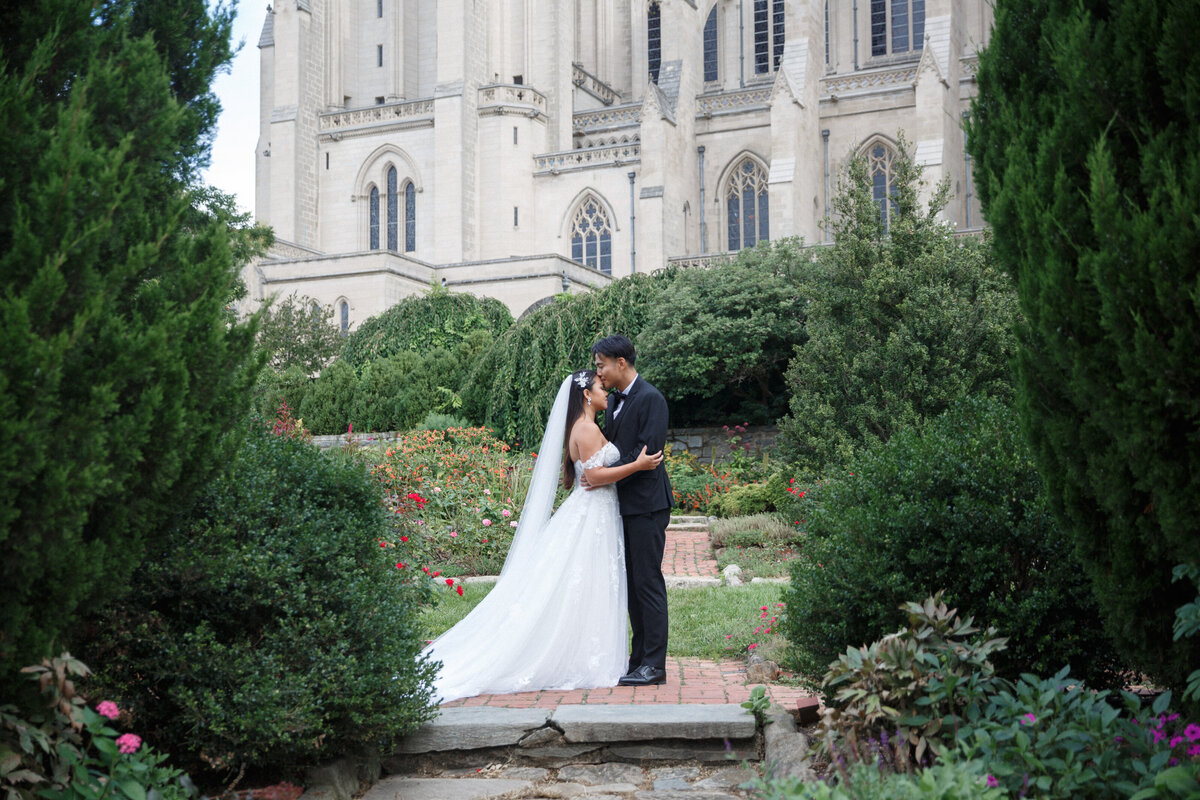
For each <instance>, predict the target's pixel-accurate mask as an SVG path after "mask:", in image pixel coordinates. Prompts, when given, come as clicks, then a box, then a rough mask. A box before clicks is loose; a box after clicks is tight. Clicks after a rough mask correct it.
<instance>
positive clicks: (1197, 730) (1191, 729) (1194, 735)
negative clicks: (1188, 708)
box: [1183, 722, 1200, 742]
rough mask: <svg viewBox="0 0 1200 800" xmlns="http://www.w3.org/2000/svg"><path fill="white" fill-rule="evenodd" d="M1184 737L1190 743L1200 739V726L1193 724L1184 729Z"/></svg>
mask: <svg viewBox="0 0 1200 800" xmlns="http://www.w3.org/2000/svg"><path fill="white" fill-rule="evenodd" d="M1183 735H1184V736H1186V737H1187V740H1188V741H1189V742H1194V741H1196V740H1197V739H1200V725H1197V724H1196V723H1194V722H1193V723H1192V724H1190V725H1188V726H1187V727H1186V728H1184V729H1183Z"/></svg>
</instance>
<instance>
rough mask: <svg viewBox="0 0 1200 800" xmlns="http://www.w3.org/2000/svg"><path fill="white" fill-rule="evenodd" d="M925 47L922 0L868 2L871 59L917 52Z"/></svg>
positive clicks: (876, 0) (877, 0) (874, 0)
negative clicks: (869, 4) (869, 6)
mask: <svg viewBox="0 0 1200 800" xmlns="http://www.w3.org/2000/svg"><path fill="white" fill-rule="evenodd" d="M924 44H925V0H871V55H873V56H886V55H889V54H893V53H907V52H909V51H917V50H920V49H921V48H922V47H923V46H924Z"/></svg>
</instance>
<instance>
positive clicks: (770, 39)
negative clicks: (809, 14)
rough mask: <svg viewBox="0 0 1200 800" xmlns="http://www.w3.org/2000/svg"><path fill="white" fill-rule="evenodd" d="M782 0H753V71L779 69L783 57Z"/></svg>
mask: <svg viewBox="0 0 1200 800" xmlns="http://www.w3.org/2000/svg"><path fill="white" fill-rule="evenodd" d="M783 5H784V0H754V72H755V74H757V75H762V74H765V73H767V72H771V71H773V70H777V69H779V59H781V58H783V35H784V30H783Z"/></svg>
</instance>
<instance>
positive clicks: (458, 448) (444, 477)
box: [372, 428, 558, 575]
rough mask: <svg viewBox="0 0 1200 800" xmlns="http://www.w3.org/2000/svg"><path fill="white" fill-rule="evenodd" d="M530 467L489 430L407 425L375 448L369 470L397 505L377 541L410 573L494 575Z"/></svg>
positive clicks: (519, 506) (518, 509) (509, 540)
mask: <svg viewBox="0 0 1200 800" xmlns="http://www.w3.org/2000/svg"><path fill="white" fill-rule="evenodd" d="M550 457H551V458H557V457H558V455H557V454H551V456H550ZM532 471H533V465H532V463H530V459H528V458H526V457H523V456H521V455H517V454H514V453H513V452H512V450H511V448H510V447H509V446H508V445H507V444H506V443H504V442H502V441H500V440H498V439H496V438H495V436H494V435H492V432H491V431H490V430H488V429H486V428H449V429H444V430H426V431H410V432H409V433H407V434H404V435H403V436H401V437H400V438H399V439H397V440H396V442H395V443H394V444H393V445H391V446H390V447H388V448H386V449H385V450H383V451H382V452H381V453H376V454H374V463H373V466H372V474H373V475H374V476H375V478H376V480H377V481H379V483H380V485H381V486H382V488H383V492H384V494H385V496H386V497H387V499H388V502H389V504H390V506H391V509H392V515H391V522H392V526H391V530H390V531H389V532H388V534H387V535H386V536H384V537H382V538H381V540H380V543H381V544H383V545H384V546H385V547H387V548H393V549H390V550H389V551H388V552H389V554H390V555H392V556H394V559H393V560H395V561H396V563H397V565H401V564H402V565H404V566H403V568H404V569H406V570H408V571H410V572H413V571H415V570H417V569H421V568H424V569H425V571H437V572H442V573H446V574H450V575H461V574H470V573H475V574H496V573H498V572H499V571H500V567H501V566H502V565H503V564H504V558H505V556H506V555H507V554H508V547H509V545H510V544H511V543H512V534H513V528H515V527H516V524H517V520H518V519H519V518H520V514H521V509H522V505H523V503H524V500H525V492H526V490H527V489H528V486H529V479H530V476H531V474H532Z"/></svg>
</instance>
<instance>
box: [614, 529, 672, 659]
mask: <svg viewBox="0 0 1200 800" xmlns="http://www.w3.org/2000/svg"><path fill="white" fill-rule="evenodd" d="M621 519H622V521H623V522H624V525H625V574H626V578H627V580H628V581H629V626H630V628H631V629H632V630H633V641H632V643H631V644H630V652H629V669H631V670H633V669H637V668H638V667H640V666H643V665H649V666H651V667H655V668H656V669H666V666H667V584H666V581H664V580H663V574H662V559H663V547H665V546H666V543H667V533H666V531H667V523H669V522H670V521H671V509H669V508H664V509H662V510H661V511H651V512H649V513H647V514H628V515H623V516H622V517H621Z"/></svg>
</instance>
